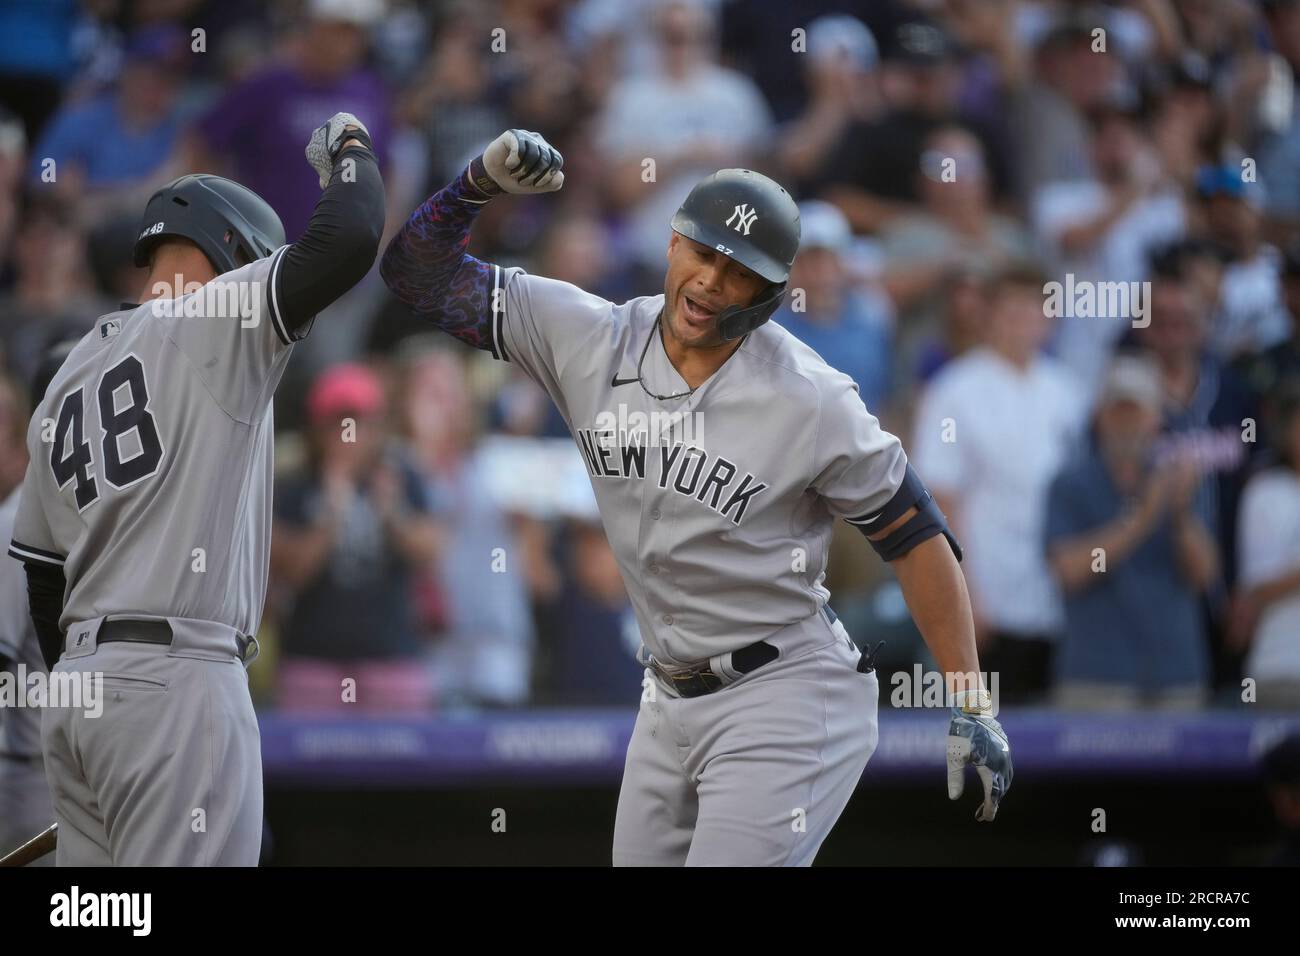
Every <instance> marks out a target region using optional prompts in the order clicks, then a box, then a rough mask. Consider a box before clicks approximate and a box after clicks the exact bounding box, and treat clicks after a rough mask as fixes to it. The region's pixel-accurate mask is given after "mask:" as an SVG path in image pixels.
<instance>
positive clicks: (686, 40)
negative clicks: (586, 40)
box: [596, 0, 772, 271]
mask: <svg viewBox="0 0 1300 956" xmlns="http://www.w3.org/2000/svg"><path fill="white" fill-rule="evenodd" d="M652 17H653V19H652V22H653V25H654V34H655V38H656V40H657V45H658V53H659V64H658V68H657V69H655V70H653V71H651V72H648V73H646V74H636V75H633V76H631V77H629V78H627V79H625V80H623V81H622V82H620V83H618V84H617V85H616V86H615V87H614V88H613V89H612V90H611V91H610V94H609V98H608V100H607V102H606V104H605V108H604V110H603V112H602V113H601V115H600V117H599V118H598V119H597V121H596V140H597V144H598V147H599V149H600V152H601V153H602V154H603V156H604V158H605V160H606V161H607V164H608V168H609V170H610V174H609V183H608V186H609V190H610V195H611V197H612V199H613V200H614V202H615V203H616V204H617V205H619V206H622V207H624V208H626V209H627V210H628V214H629V226H630V230H629V235H628V242H629V249H628V252H629V254H630V255H631V256H632V257H633V259H634V260H636V262H637V263H638V264H639V265H641V266H642V267H644V268H648V269H650V270H651V271H654V270H659V271H662V267H663V257H664V250H663V224H664V223H665V222H667V221H668V220H669V219H671V218H672V216H673V213H674V212H676V211H677V207H678V206H679V205H681V202H682V200H683V199H685V198H686V194H687V193H688V192H690V190H691V187H692V186H694V185H695V183H696V182H698V181H699V180H700V179H702V178H703V177H704V176H706V175H708V174H709V173H712V172H714V171H715V170H717V169H718V168H719V167H732V166H745V165H748V164H749V162H750V160H751V159H752V157H754V156H755V155H756V154H757V152H758V151H759V150H760V149H761V148H762V147H764V146H765V145H766V143H767V140H768V138H769V136H770V135H771V129H772V116H771V112H770V110H769V109H768V106H767V102H766V101H765V100H764V99H763V95H762V94H761V93H760V92H759V90H758V87H757V86H755V85H754V83H753V81H752V80H750V79H749V78H748V77H747V76H744V75H743V74H741V73H737V72H736V71H734V70H728V69H725V68H723V67H721V66H718V65H717V63H716V62H715V60H716V52H715V51H716V42H715V39H714V36H715V32H716V24H715V22H714V14H713V13H712V12H711V11H710V10H709V9H708V8H707V7H705V6H703V5H701V4H699V3H689V2H683V0H662V2H660V3H658V5H657V6H656V8H655V9H654V11H653V13H652ZM650 161H652V162H653V167H651V166H650V165H648V163H649V162H650ZM651 174H653V175H651Z"/></svg>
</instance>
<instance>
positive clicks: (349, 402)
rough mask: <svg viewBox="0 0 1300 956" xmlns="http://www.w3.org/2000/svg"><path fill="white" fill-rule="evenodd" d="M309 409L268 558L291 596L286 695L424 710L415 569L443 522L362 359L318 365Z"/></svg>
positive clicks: (299, 702) (305, 702)
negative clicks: (300, 464)
mask: <svg viewBox="0 0 1300 956" xmlns="http://www.w3.org/2000/svg"><path fill="white" fill-rule="evenodd" d="M307 409H308V418H309V420H310V434H309V436H308V437H309V444H310V448H309V456H308V462H307V465H306V467H305V468H304V469H303V470H302V471H301V472H300V473H298V474H294V475H287V476H284V477H281V478H279V479H277V481H276V489H275V521H274V525H273V527H272V535H271V570H272V574H273V576H274V578H275V579H276V580H277V582H278V583H279V584H280V585H282V586H283V587H284V588H285V589H287V590H288V591H289V592H290V594H291V596H292V609H291V610H290V612H289V613H288V614H287V615H286V617H285V619H284V626H283V630H282V632H281V642H280V654H281V659H280V662H279V702H280V706H281V707H282V708H284V709H286V710H292V711H329V710H341V709H345V708H347V707H349V706H350V705H352V704H353V703H355V704H356V705H357V706H358V707H359V708H360V709H361V710H363V711H367V712H377V713H393V712H412V711H419V710H422V709H424V708H427V707H428V706H429V704H430V690H431V689H430V683H429V679H428V674H427V669H426V667H425V664H424V659H423V642H422V640H421V637H420V634H419V631H418V629H417V627H416V623H415V608H414V601H413V588H412V580H413V577H414V575H415V574H416V573H417V572H418V571H419V570H420V569H422V568H423V567H425V566H426V565H427V564H428V563H429V562H430V561H431V560H432V559H433V558H434V555H435V550H436V547H437V528H436V526H435V524H434V522H433V521H432V519H430V517H429V514H428V512H429V508H428V504H427V500H426V496H425V491H424V487H423V484H422V482H421V479H420V476H419V474H418V472H417V471H416V470H415V468H414V467H413V466H412V465H411V463H410V462H409V461H407V460H406V457H405V455H404V454H403V453H402V452H401V450H400V449H399V448H397V447H395V446H394V445H393V444H391V443H390V441H389V438H388V434H387V429H386V427H385V425H384V418H383V413H384V396H383V389H382V386H381V385H380V382H379V379H378V378H377V377H376V376H375V375H374V374H373V373H372V372H370V371H369V370H368V369H366V368H365V367H364V366H361V365H340V366H335V367H333V368H330V369H328V370H326V371H325V372H324V373H322V374H321V375H320V377H319V378H317V380H316V382H315V383H314V384H313V386H312V390H311V392H310V394H309V395H308V397H307ZM349 678H350V679H352V680H353V681H354V682H355V683H354V684H352V685H350V687H349V685H347V684H345V683H344V682H345V680H346V679H349ZM349 689H350V690H351V691H352V694H351V695H350V696H349V694H348V691H349Z"/></svg>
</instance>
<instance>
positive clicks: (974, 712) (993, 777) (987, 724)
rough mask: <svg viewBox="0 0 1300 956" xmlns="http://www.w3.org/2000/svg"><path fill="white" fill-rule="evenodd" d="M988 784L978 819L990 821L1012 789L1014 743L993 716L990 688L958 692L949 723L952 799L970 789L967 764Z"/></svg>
mask: <svg viewBox="0 0 1300 956" xmlns="http://www.w3.org/2000/svg"><path fill="white" fill-rule="evenodd" d="M967 764H970V765H971V766H972V767H974V768H975V773H976V774H977V775H978V776H979V778H980V783H981V784H983V785H984V802H983V803H981V804H980V806H979V808H978V809H977V810H976V811H975V819H976V820H979V821H980V822H982V823H988V822H990V821H991V820H992V819H993V818H994V817H995V816H997V812H998V805H999V804H1000V803H1001V802H1002V798H1003V797H1004V796H1006V793H1007V791H1008V790H1010V789H1011V778H1012V775H1013V772H1014V771H1013V769H1012V766H1011V744H1010V743H1009V742H1008V741H1007V734H1006V731H1004V730H1003V729H1002V725H1001V724H999V723H998V722H997V721H996V720H994V719H993V716H992V714H991V712H990V709H989V704H988V692H987V691H958V692H957V694H956V700H955V701H954V706H953V709H952V720H951V722H950V723H949V724H948V799H949V800H956V799H957V798H958V797H960V796H961V795H962V791H963V790H965V789H966V765H967Z"/></svg>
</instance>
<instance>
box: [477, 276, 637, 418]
mask: <svg viewBox="0 0 1300 956" xmlns="http://www.w3.org/2000/svg"><path fill="white" fill-rule="evenodd" d="M492 305H493V322H494V324H495V328H494V330H493V331H494V334H493V341H494V342H495V343H496V346H497V351H498V353H499V354H498V357H499V358H502V359H505V360H506V361H508V362H513V363H515V364H516V365H518V366H519V367H520V368H522V369H523V370H524V371H525V372H527V373H528V375H529V377H531V378H532V379H534V380H535V381H536V382H537V383H538V384H540V385H541V386H542V387H543V388H544V389H546V391H547V392H548V393H549V394H550V396H551V398H553V399H554V400H555V402H556V404H558V405H559V406H560V409H561V410H562V411H564V410H565V406H564V404H563V394H562V393H561V390H560V382H561V380H562V378H563V376H564V371H565V368H566V367H567V366H568V364H569V363H570V361H572V360H573V359H574V358H575V357H577V356H580V355H582V354H583V352H584V347H585V346H586V345H587V343H589V342H591V340H592V339H593V338H594V337H595V336H596V335H597V334H598V333H599V332H601V331H602V330H604V329H607V327H608V325H609V323H610V322H612V321H613V316H612V310H611V307H610V303H609V302H608V301H606V300H605V299H602V298H601V297H600V296H597V295H592V294H591V293H589V292H584V291H583V290H582V289H579V288H578V287H577V286H575V285H571V284H569V283H568V282H561V281H559V280H558V279H547V278H544V277H542V276H533V275H529V274H528V273H526V272H524V271H523V270H522V269H514V268H510V269H503V268H501V267H499V266H498V267H496V268H495V271H494V275H493V291H492Z"/></svg>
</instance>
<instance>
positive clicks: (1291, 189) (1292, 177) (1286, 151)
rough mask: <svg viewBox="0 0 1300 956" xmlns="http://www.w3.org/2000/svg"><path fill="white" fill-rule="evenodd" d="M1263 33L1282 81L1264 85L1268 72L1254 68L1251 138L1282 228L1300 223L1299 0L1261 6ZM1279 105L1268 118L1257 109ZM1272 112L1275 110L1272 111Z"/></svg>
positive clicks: (1272, 209)
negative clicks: (1296, 91) (1273, 51)
mask: <svg viewBox="0 0 1300 956" xmlns="http://www.w3.org/2000/svg"><path fill="white" fill-rule="evenodd" d="M1264 11H1265V15H1266V18H1267V19H1266V24H1267V27H1268V36H1269V39H1270V40H1271V41H1272V45H1273V48H1274V49H1276V50H1277V53H1278V56H1279V57H1280V60H1281V65H1282V78H1281V82H1279V81H1278V80H1277V79H1274V80H1273V84H1272V88H1271V89H1270V88H1269V85H1268V80H1267V78H1268V77H1269V72H1268V71H1267V70H1257V71H1256V75H1257V76H1258V77H1259V80H1258V81H1257V82H1258V86H1257V87H1256V88H1255V89H1254V90H1253V91H1252V92H1254V93H1255V95H1256V100H1255V105H1256V107H1257V108H1256V109H1255V110H1251V111H1249V113H1250V115H1253V116H1256V117H1259V118H1260V119H1261V120H1271V122H1268V121H1265V122H1261V123H1260V124H1259V128H1257V129H1256V130H1255V131H1254V132H1255V134H1256V135H1255V137H1254V143H1253V144H1252V145H1254V146H1255V147H1256V149H1253V150H1252V151H1251V155H1254V156H1258V158H1259V166H1258V173H1259V178H1260V180H1261V181H1262V182H1263V183H1264V185H1265V186H1266V187H1267V188H1268V207H1269V208H1268V212H1269V214H1270V217H1271V218H1272V219H1273V220H1274V221H1275V222H1277V223H1278V224H1280V225H1282V226H1284V227H1286V228H1292V229H1293V228H1295V227H1296V226H1298V225H1300V99H1297V98H1296V97H1295V96H1294V95H1292V94H1293V91H1294V88H1295V84H1296V80H1297V78H1300V4H1298V3H1295V2H1294V0H1270V2H1267V3H1265V4H1264ZM1266 96H1267V97H1268V100H1271V101H1272V102H1273V103H1275V104H1278V105H1279V106H1280V107H1281V110H1282V111H1281V113H1280V115H1273V116H1271V117H1270V116H1269V114H1268V112H1266V111H1265V110H1264V109H1262V108H1260V107H1262V106H1264V104H1265V102H1266V98H1265V97H1266ZM1277 112H1278V111H1277V110H1274V113H1277Z"/></svg>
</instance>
